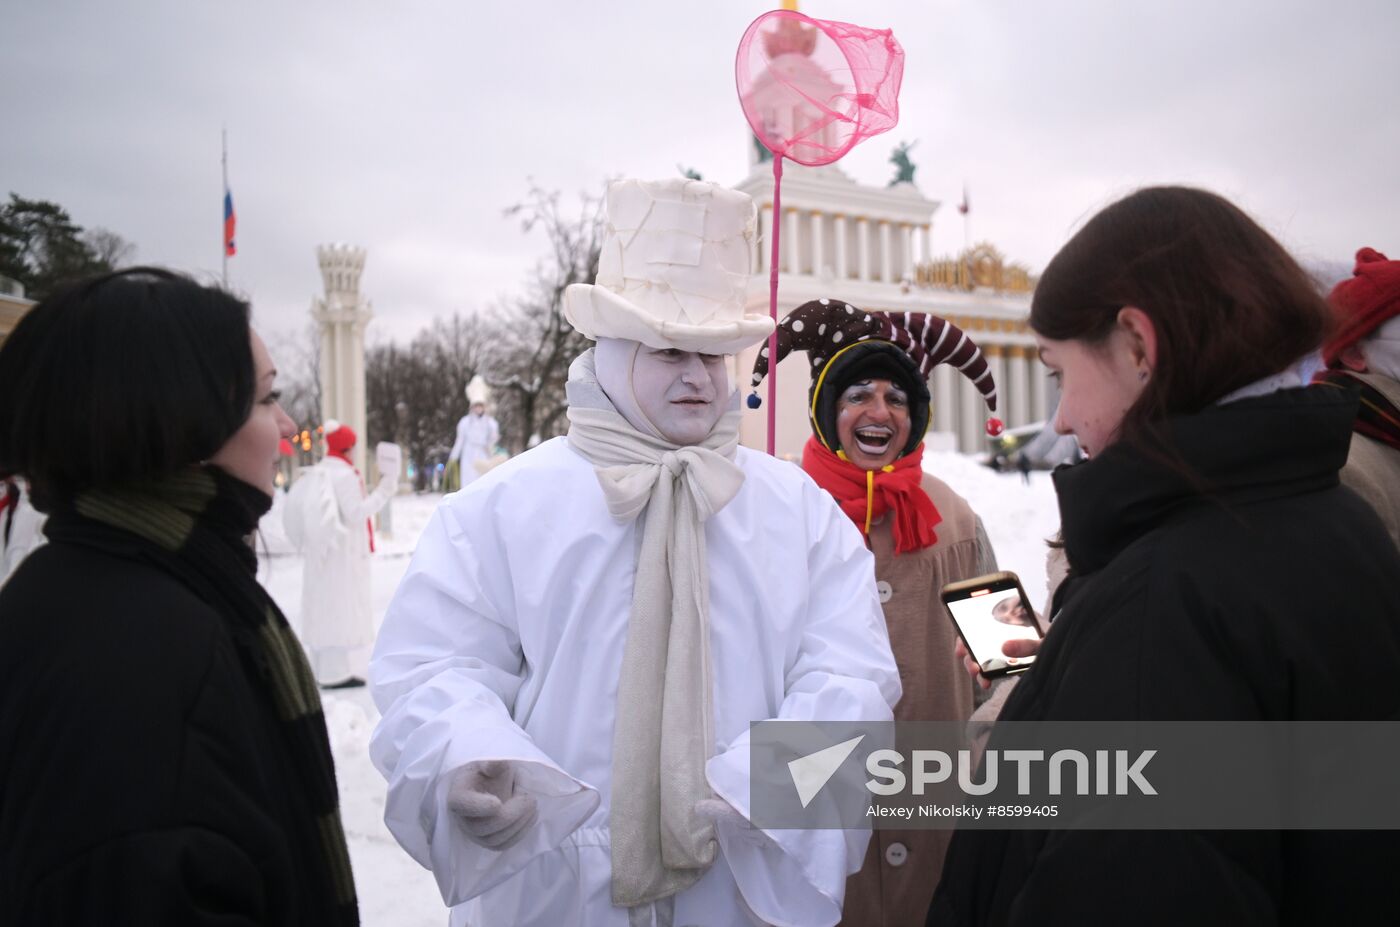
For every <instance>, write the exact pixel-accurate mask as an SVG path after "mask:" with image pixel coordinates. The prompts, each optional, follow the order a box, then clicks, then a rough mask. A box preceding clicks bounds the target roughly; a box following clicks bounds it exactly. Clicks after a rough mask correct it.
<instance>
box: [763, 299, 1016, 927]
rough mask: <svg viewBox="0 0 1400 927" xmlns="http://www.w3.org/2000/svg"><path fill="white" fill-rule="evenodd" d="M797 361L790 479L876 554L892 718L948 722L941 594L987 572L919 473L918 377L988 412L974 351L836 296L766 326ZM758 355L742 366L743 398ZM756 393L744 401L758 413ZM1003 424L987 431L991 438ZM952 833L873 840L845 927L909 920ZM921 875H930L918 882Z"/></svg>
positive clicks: (960, 712)
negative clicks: (806, 371)
mask: <svg viewBox="0 0 1400 927" xmlns="http://www.w3.org/2000/svg"><path fill="white" fill-rule="evenodd" d="M793 350H802V351H806V352H807V356H808V358H809V361H810V364H811V370H812V386H811V389H810V391H809V394H808V420H809V422H810V424H811V427H812V437H811V438H809V439H808V441H807V444H806V446H805V447H804V448H803V451H802V469H804V470H806V471H807V473H808V475H810V476H811V477H812V479H814V480H815V481H816V482H817V485H819V486H821V487H822V488H823V489H825V490H826V491H827V492H829V493H830V494H831V495H832V496H834V497H835V499H836V501H837V503H838V504H839V505H840V507H841V509H842V511H844V512H845V513H846V515H847V516H849V517H850V519H851V521H852V522H854V523H855V525H856V527H857V528H859V529H860V531H861V534H862V535H863V536H864V537H865V539H866V544H867V545H868V546H869V547H870V550H871V551H872V552H873V553H874V555H875V578H876V581H877V588H878V590H879V593H880V601H881V603H882V605H883V608H884V614H885V623H886V625H887V626H888V628H889V633H890V646H891V647H892V648H893V649H894V653H895V658H896V661H897V662H898V664H899V675H900V682H901V684H902V685H903V687H904V697H903V699H901V701H900V702H899V704H898V705H897V706H896V707H895V711H894V716H895V720H897V721H957V722H961V723H965V722H966V721H967V720H968V718H969V717H970V716H971V714H972V709H973V695H974V689H973V686H972V684H971V682H970V680H969V679H968V677H967V675H966V674H965V673H964V672H963V670H962V664H961V661H960V659H959V657H958V656H957V653H956V646H957V633H956V632H955V631H954V629H953V624H952V622H951V621H949V619H948V615H947V613H946V612H945V610H944V606H943V602H942V600H941V599H940V598H939V591H940V590H941V589H942V587H943V585H944V584H946V583H951V582H956V581H958V580H963V579H970V578H972V577H974V576H980V575H982V574H985V573H992V572H995V571H996V569H997V564H996V556H995V554H994V553H993V551H992V545H991V542H990V541H989V540H988V539H987V534H986V531H985V530H984V529H983V527H982V520H981V519H980V518H979V517H978V516H977V513H975V512H974V511H973V510H972V508H971V506H969V505H968V504H967V502H966V501H965V500H963V498H962V497H961V496H959V495H958V494H957V493H956V492H954V491H953V490H952V489H951V488H949V487H948V485H947V484H946V483H944V482H943V481H941V480H939V479H937V478H935V477H933V476H932V475H930V474H928V473H925V472H924V468H923V452H924V432H925V431H927V429H928V424H929V389H928V375H929V373H930V372H931V371H932V370H933V368H934V367H935V366H936V365H938V364H940V363H947V364H951V365H952V366H953V367H955V368H957V369H958V370H960V371H961V372H962V373H963V375H964V376H966V377H967V378H968V379H969V380H971V381H972V382H973V384H974V385H975V386H976V387H977V388H978V390H979V391H980V393H981V394H982V396H983V398H984V400H985V401H986V403H987V405H988V407H989V408H990V409H991V410H993V411H995V409H996V384H995V383H994V382H993V380H992V374H991V371H990V370H989V369H988V367H987V362H986V360H985V359H984V358H983V357H982V352H981V349H980V348H978V347H977V345H976V344H975V343H973V341H972V339H970V338H969V337H968V336H967V335H965V334H964V333H963V332H962V331H961V330H960V329H958V327H957V326H955V325H953V324H952V323H950V322H947V321H944V320H943V319H940V318H937V317H936V316H931V315H924V314H922V313H908V314H905V313H881V312H866V311H865V310H863V309H859V308H857V307H855V306H852V305H849V304H848V303H844V302H841V301H840V300H836V299H819V300H813V301H811V302H808V303H805V304H803V305H801V306H798V307H797V308H796V309H794V310H793V311H792V312H791V313H790V314H788V316H787V317H786V318H785V319H783V321H782V322H781V323H780V324H779V326H778V351H777V358H778V360H779V361H781V360H782V359H783V358H784V357H785V356H787V354H788V353H790V352H791V351H793ZM768 369H769V365H768V348H767V347H764V348H761V349H760V351H759V356H758V358H757V360H756V362H755V364H754V372H753V381H752V385H753V386H754V387H755V389H756V388H757V387H758V385H759V383H761V382H762V380H763V378H764V377H765V376H766V375H767V374H768ZM756 399H757V393H756V392H755V393H754V394H753V395H751V396H750V398H749V405H750V406H756V405H757V403H756V402H755V400H756ZM1000 425H1001V423H1000V422H998V421H997V420H996V419H992V420H991V421H989V422H988V431H990V432H992V433H993V434H995V433H996V432H997V431H999V430H1000ZM950 838H951V832H950V831H947V830H908V831H903V830H876V831H875V832H874V834H873V835H872V838H871V841H870V849H869V850H868V851H867V853H866V857H865V863H864V865H863V866H862V867H861V869H860V871H859V872H858V873H856V874H855V875H853V876H851V877H850V879H849V880H848V881H847V883H846V907H845V913H844V915H843V917H842V920H841V923H842V924H843V925H853V924H854V925H882V927H892V925H896V924H912V923H917V922H920V921H921V920H922V918H923V916H924V912H925V911H927V910H928V905H929V900H930V899H931V898H932V897H933V891H934V888H935V886H936V885H937V873H938V872H939V871H940V870H941V868H942V865H943V856H944V853H945V852H946V851H947V847H948V842H949V840H950ZM931 873H932V874H933V878H930V874H931Z"/></svg>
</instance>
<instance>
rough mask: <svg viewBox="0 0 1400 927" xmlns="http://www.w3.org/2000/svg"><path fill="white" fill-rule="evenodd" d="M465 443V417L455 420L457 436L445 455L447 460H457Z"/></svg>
mask: <svg viewBox="0 0 1400 927" xmlns="http://www.w3.org/2000/svg"><path fill="white" fill-rule="evenodd" d="M466 443H467V420H466V419H465V418H462V419H458V420H457V438H456V440H455V441H453V443H452V451H451V453H449V454H448V455H447V462H448V463H452V461H454V460H457V459H458V458H460V457H461V456H462V448H463V446H464V445H465V444H466Z"/></svg>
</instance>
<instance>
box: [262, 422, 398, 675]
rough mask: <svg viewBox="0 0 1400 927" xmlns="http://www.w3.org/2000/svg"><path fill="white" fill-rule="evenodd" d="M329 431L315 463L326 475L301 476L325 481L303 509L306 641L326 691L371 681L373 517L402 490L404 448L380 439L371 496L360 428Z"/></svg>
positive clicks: (332, 426) (332, 425)
mask: <svg viewBox="0 0 1400 927" xmlns="http://www.w3.org/2000/svg"><path fill="white" fill-rule="evenodd" d="M325 434H326V451H327V453H326V456H325V458H324V459H323V460H322V461H321V462H320V463H318V464H316V467H315V469H316V470H317V471H319V472H318V473H315V474H311V473H307V474H303V475H302V476H301V479H303V480H306V479H310V480H314V481H318V482H320V484H321V486H320V488H319V489H318V490H316V493H317V494H319V495H320V496H321V497H322V499H321V500H320V501H321V504H319V505H315V506H312V505H305V506H303V505H297V506H296V507H297V509H298V516H299V517H300V518H301V521H302V525H303V528H302V530H301V531H300V532H299V533H300V534H302V535H303V536H304V537H305V538H306V541H305V542H304V544H303V553H304V555H305V566H304V568H303V569H304V571H305V572H304V579H303V581H302V589H301V640H302V643H303V644H304V645H305V646H306V650H307V654H308V656H309V657H310V659H311V669H312V671H313V672H314V673H315V675H316V681H317V682H319V683H320V684H321V685H322V686H323V687H325V688H352V687H355V686H362V685H364V684H365V677H366V675H367V671H368V666H369V655H370V650H371V648H372V647H373V646H374V617H373V614H372V612H371V606H372V602H371V598H370V554H371V553H372V552H373V551H374V527H373V524H372V523H371V522H370V518H371V517H373V516H374V514H375V513H376V512H378V511H379V510H380V509H381V508H383V507H384V505H385V504H386V503H387V502H388V501H389V500H390V499H391V498H392V497H393V495H394V492H395V490H396V489H397V486H398V475H399V465H400V463H401V462H402V452H401V451H400V450H399V447H398V445H396V444H390V443H388V442H380V444H379V445H378V447H376V448H375V463H376V465H377V466H378V468H379V474H380V478H379V483H378V485H376V486H375V487H374V490H373V491H372V492H370V493H368V494H366V493H365V483H364V480H363V479H362V478H361V476H360V473H359V471H358V470H356V469H355V466H354V464H352V463H351V462H350V460H351V457H350V455H351V453H352V451H353V449H354V447H355V442H356V440H357V438H356V435H355V431H354V429H352V428H351V427H350V426H349V425H342V424H340V423H338V422H335V421H328V422H326V423H325ZM289 502H290V500H289ZM306 509H311V511H309V512H308V511H306Z"/></svg>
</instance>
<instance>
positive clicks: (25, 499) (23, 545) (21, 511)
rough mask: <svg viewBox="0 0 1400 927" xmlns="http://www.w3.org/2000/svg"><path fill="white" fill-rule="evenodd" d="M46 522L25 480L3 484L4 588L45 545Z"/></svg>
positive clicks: (0, 578) (0, 551)
mask: <svg viewBox="0 0 1400 927" xmlns="http://www.w3.org/2000/svg"><path fill="white" fill-rule="evenodd" d="M46 520H47V518H46V516H44V515H42V514H40V513H39V512H37V511H35V509H34V506H33V505H32V504H31V503H30V501H29V488H28V487H27V486H26V485H25V484H24V481H23V480H21V479H20V478H19V477H13V478H10V479H7V480H4V481H3V483H0V585H4V583H5V580H7V579H9V577H10V574H11V573H13V572H14V571H15V570H16V569H17V568H18V567H19V565H20V561H22V560H23V559H24V558H25V557H27V556H29V555H30V554H32V553H33V552H34V551H35V549H36V548H38V547H39V546H41V545H42V544H43V543H44V541H45V540H46V539H45V537H44V522H45V521H46Z"/></svg>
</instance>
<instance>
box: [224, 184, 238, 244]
mask: <svg viewBox="0 0 1400 927" xmlns="http://www.w3.org/2000/svg"><path fill="white" fill-rule="evenodd" d="M237 224H238V216H236V215H234V212H233V194H232V193H230V192H229V189H228V187H224V254H226V255H228V256H229V257H232V256H233V255H235V254H237V253H238V247H237V246H236V245H235V244H234V243H233V230H234V227H235V226H237Z"/></svg>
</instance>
